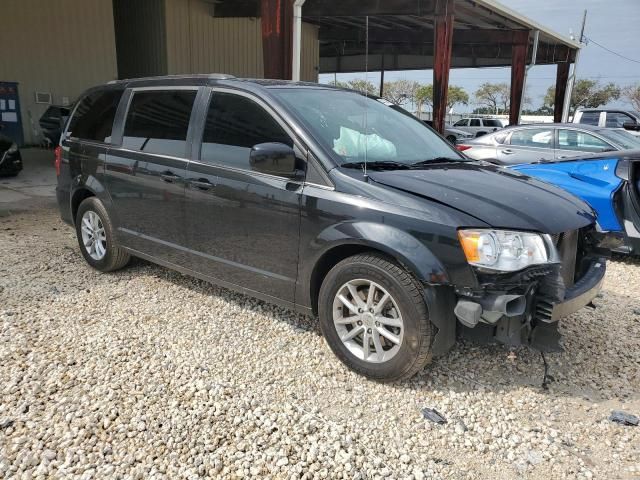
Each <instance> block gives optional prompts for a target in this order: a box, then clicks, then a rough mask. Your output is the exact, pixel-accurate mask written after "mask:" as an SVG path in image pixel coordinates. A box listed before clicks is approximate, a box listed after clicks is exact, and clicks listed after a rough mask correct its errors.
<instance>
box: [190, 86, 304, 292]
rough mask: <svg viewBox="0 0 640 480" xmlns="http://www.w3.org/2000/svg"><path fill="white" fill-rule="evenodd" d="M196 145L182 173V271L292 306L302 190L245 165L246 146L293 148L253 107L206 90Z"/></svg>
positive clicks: (268, 115) (266, 112)
mask: <svg viewBox="0 0 640 480" xmlns="http://www.w3.org/2000/svg"><path fill="white" fill-rule="evenodd" d="M203 113H204V112H203ZM201 138H202V142H201V147H200V150H199V155H198V154H197V153H196V155H194V157H196V158H198V160H197V161H193V162H190V164H189V167H188V171H187V189H186V219H187V235H188V239H189V243H188V246H189V250H190V252H189V253H190V263H191V267H190V268H191V269H193V270H195V271H196V272H199V273H202V274H205V275H207V276H211V277H215V278H216V279H218V280H219V281H222V282H227V283H229V284H232V285H236V286H240V287H242V288H245V289H247V290H251V291H253V292H258V293H261V294H263V295H266V296H269V297H275V298H278V299H282V300H285V301H289V302H293V301H294V294H295V281H296V276H297V268H298V240H299V228H300V198H301V192H302V185H301V183H300V182H293V181H290V180H288V179H286V178H281V177H277V176H273V175H267V174H263V173H258V172H255V171H253V170H251V166H250V163H249V153H250V151H251V148H252V147H253V146H254V145H257V144H259V143H265V142H280V143H286V144H289V145H293V140H292V135H291V134H290V132H288V129H287V127H286V126H285V124H284V122H282V121H281V120H280V119H279V118H278V117H277V116H276V115H275V113H274V112H273V111H272V110H271V109H270V108H269V107H268V106H267V105H265V104H263V103H262V102H261V101H260V100H258V99H256V98H253V97H251V96H248V95H244V94H241V93H238V92H231V91H224V90H214V91H213V92H212V94H211V100H210V103H209V106H208V108H207V109H206V121H205V122H204V126H203V133H202V137H201ZM197 143H199V142H197ZM197 143H194V145H196V144H197Z"/></svg>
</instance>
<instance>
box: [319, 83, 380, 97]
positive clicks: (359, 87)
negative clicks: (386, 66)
mask: <svg viewBox="0 0 640 480" xmlns="http://www.w3.org/2000/svg"><path fill="white" fill-rule="evenodd" d="M329 85H333V86H334V87H340V88H348V89H350V90H356V91H358V92H362V93H366V94H368V95H377V94H378V87H376V86H375V85H374V84H373V83H371V82H369V81H368V80H363V79H355V80H349V81H348V82H342V81H340V80H338V81H337V82H336V81H333V80H332V81H331V82H329Z"/></svg>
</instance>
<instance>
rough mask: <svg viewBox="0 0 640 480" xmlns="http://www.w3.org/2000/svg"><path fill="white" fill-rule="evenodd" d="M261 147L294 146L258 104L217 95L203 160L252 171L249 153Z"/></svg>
mask: <svg viewBox="0 0 640 480" xmlns="http://www.w3.org/2000/svg"><path fill="white" fill-rule="evenodd" d="M260 143H284V144H286V145H289V146H290V147H292V146H293V141H292V140H291V137H289V135H288V134H287V132H285V130H284V129H283V128H282V127H281V126H280V124H279V123H278V122H277V121H276V120H275V119H274V118H273V117H272V116H271V115H270V114H269V112H267V111H266V110H265V109H264V108H262V107H261V106H260V105H258V104H257V103H256V102H254V101H253V100H251V99H249V98H246V97H243V96H241V95H236V94H233V93H222V92H214V93H213V95H212V97H211V103H210V104H209V111H208V112H207V120H206V123H205V127H204V132H203V136H202V147H201V149H200V158H201V160H202V161H204V162H208V163H219V164H222V165H227V166H230V167H236V168H242V169H245V170H250V169H251V166H250V163H249V153H250V151H251V148H253V147H254V146H255V145H258V144H260Z"/></svg>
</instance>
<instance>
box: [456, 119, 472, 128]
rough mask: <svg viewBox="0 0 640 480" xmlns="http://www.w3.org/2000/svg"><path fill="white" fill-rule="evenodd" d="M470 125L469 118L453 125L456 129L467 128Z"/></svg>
mask: <svg viewBox="0 0 640 480" xmlns="http://www.w3.org/2000/svg"><path fill="white" fill-rule="evenodd" d="M468 125H469V119H468V118H463V119H462V120H458V121H457V122H456V123H454V124H453V126H454V127H466V126H468Z"/></svg>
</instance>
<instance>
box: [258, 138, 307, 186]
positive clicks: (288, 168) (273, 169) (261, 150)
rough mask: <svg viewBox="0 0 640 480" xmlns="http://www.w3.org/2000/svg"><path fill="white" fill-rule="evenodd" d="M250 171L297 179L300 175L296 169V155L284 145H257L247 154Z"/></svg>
mask: <svg viewBox="0 0 640 480" xmlns="http://www.w3.org/2000/svg"><path fill="white" fill-rule="evenodd" d="M249 164H250V165H251V170H254V171H256V172H261V173H267V174H269V175H276V176H278V177H286V178H292V179H293V178H297V177H299V176H300V175H301V172H300V170H298V169H296V154H295V152H294V151H293V148H291V147H290V146H289V145H285V144H284V143H259V144H258V145H254V146H253V148H252V149H251V153H250V154H249Z"/></svg>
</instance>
